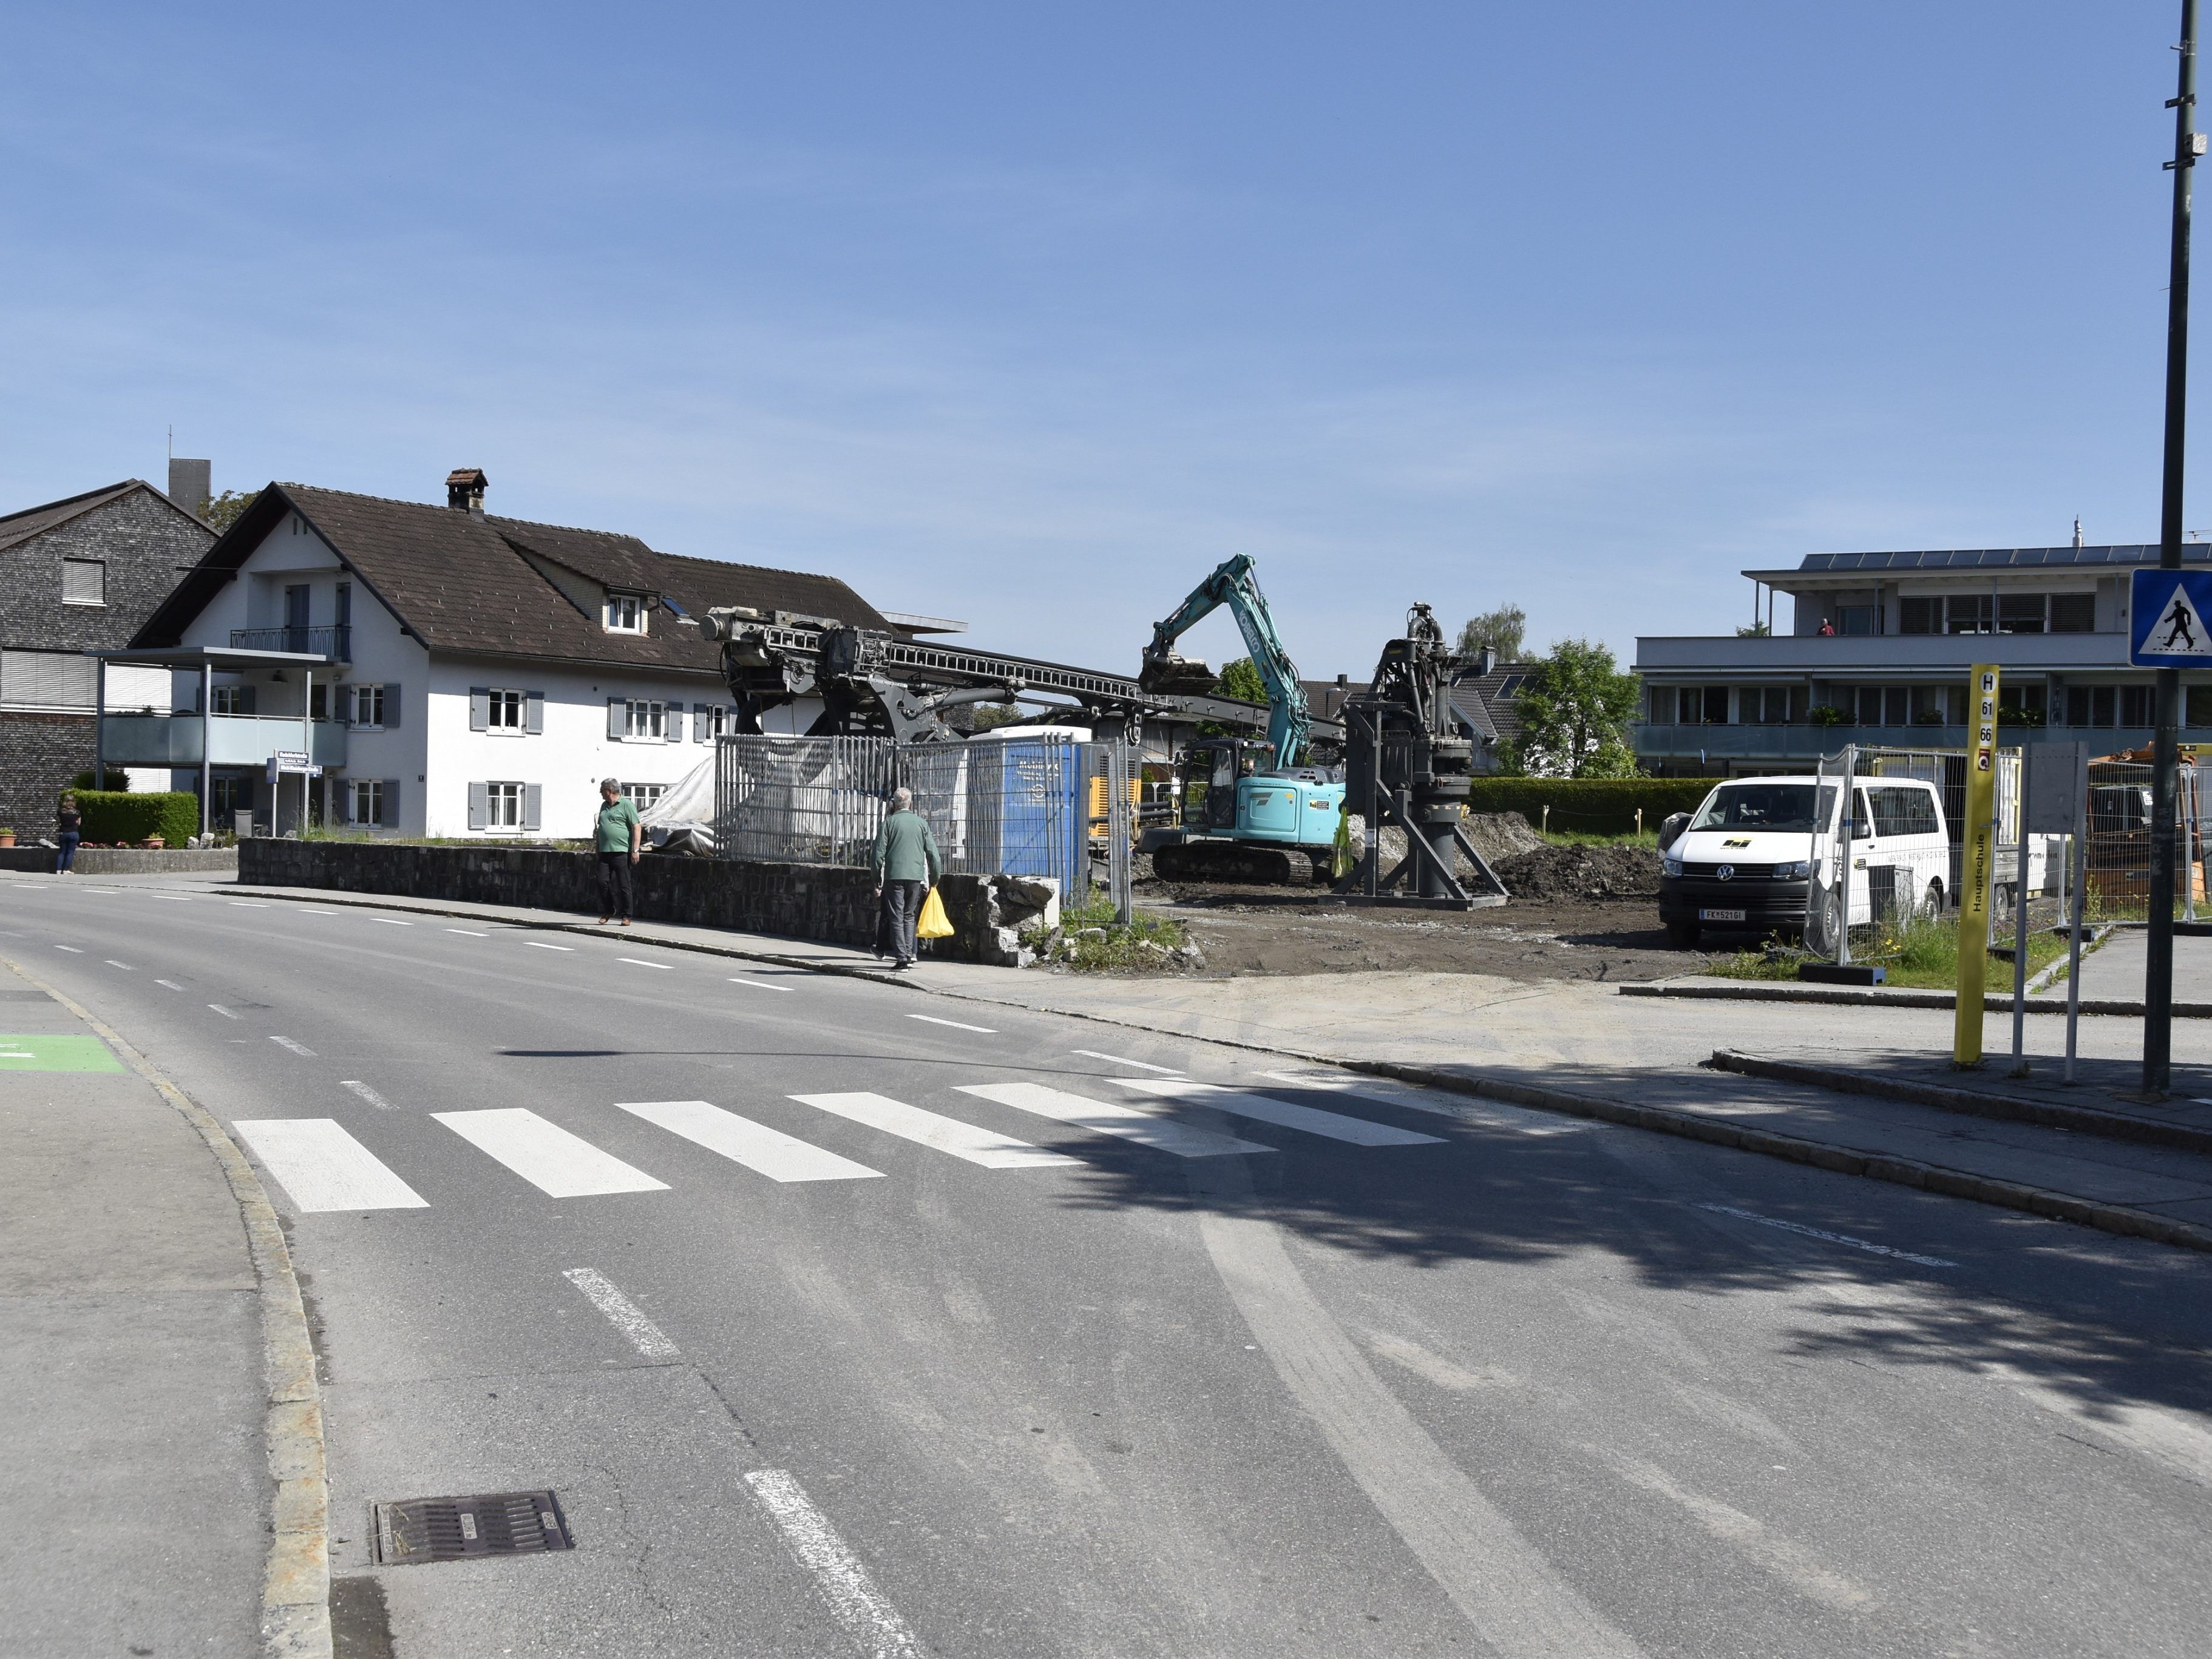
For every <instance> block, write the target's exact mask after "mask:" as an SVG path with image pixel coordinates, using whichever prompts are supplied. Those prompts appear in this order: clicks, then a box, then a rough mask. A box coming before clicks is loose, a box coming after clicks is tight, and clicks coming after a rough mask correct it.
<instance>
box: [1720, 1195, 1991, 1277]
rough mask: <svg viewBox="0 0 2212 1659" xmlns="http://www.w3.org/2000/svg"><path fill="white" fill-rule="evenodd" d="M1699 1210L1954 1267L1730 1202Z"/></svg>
mask: <svg viewBox="0 0 2212 1659" xmlns="http://www.w3.org/2000/svg"><path fill="white" fill-rule="evenodd" d="M1698 1207H1699V1209H1701V1210H1711V1212H1713V1213H1714V1214H1715V1215H1732V1216H1734V1217H1735V1218H1736V1219H1737V1220H1739V1221H1755V1222H1757V1223H1758V1224H1759V1225H1760V1226H1762V1227H1779V1228H1780V1229H1781V1230H1782V1231H1784V1232H1785V1233H1798V1234H1802V1236H1803V1237H1807V1238H1817V1239H1820V1240H1822V1241H1824V1242H1825V1243H1830V1244H1846V1245H1849V1246H1850V1248H1851V1249H1854V1250H1864V1251H1865V1252H1866V1253H1867V1254H1868V1255H1887V1256H1894V1257H1895V1258H1896V1259H1897V1260H1898V1261H1915V1262H1917V1263H1919V1265H1920V1266H1922V1267H1957V1266H1958V1265H1959V1264H1958V1263H1957V1262H1955V1261H1945V1260H1944V1259H1943V1258H1942V1256H1940V1255H1914V1254H1913V1253H1912V1252H1911V1251H1910V1250H1899V1249H1892V1248H1891V1247H1890V1246H1889V1245H1887V1244H1876V1243H1874V1242H1873V1241H1872V1240H1871V1239H1864V1238H1853V1237H1851V1236H1850V1234H1849V1233H1832V1232H1827V1231H1824V1230H1823V1229H1821V1228H1819V1227H1808V1226H1806V1225H1804V1224H1803V1223H1802V1222H1800V1221H1784V1220H1783V1219H1782V1218H1780V1217H1778V1216H1771V1215H1759V1214H1757V1213H1755V1212H1753V1211H1750V1210H1739V1209H1737V1208H1736V1207H1735V1206H1734V1205H1733V1204H1700V1205H1699V1206H1698Z"/></svg>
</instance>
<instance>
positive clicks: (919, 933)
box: [914, 887, 952, 939]
mask: <svg viewBox="0 0 2212 1659" xmlns="http://www.w3.org/2000/svg"><path fill="white" fill-rule="evenodd" d="M914 935H915V938H916V939H951V937H952V918H951V917H950V916H948V915H945V901H944V900H943V899H941V898H939V897H938V896H937V890H936V889H935V888H934V887H933V888H931V889H930V890H929V896H928V897H927V898H926V899H924V900H922V902H921V919H920V920H919V921H916V922H915V924H914Z"/></svg>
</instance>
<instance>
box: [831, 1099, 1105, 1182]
mask: <svg viewBox="0 0 2212 1659" xmlns="http://www.w3.org/2000/svg"><path fill="white" fill-rule="evenodd" d="M792 1098H793V1100H795V1101H797V1102H798V1103H799V1104H800V1105H802V1106H812V1107H815V1108H817V1109H819V1110H821V1111H824V1112H834V1113H836V1115H838V1116H839V1117H842V1118H849V1119H851V1120H852V1121H854V1122H855V1123H865V1124H866V1125H867V1126H868V1127H870V1128H872V1129H881V1130H882V1131H883V1132H884V1133H885V1134H890V1135H896V1136H898V1137H899V1139H902V1140H911V1141H913V1142H915V1144H916V1145H918V1146H927V1147H931V1148H933V1150H935V1151H937V1152H950V1153H951V1154H952V1156H953V1157H955V1158H963V1159H964V1160H966V1161H967V1162H968V1163H970V1164H981V1165H982V1166H983V1167H984V1168H985V1169H987V1170H1031V1169H1036V1168H1037V1167H1039V1166H1041V1165H1043V1164H1080V1163H1082V1162H1083V1160H1082V1159H1081V1158H1070V1157H1068V1156H1067V1154H1066V1153H1065V1152H1047V1151H1046V1150H1045V1149H1044V1148H1043V1147H1042V1146H1034V1145H1032V1144H1031V1143H1030V1142H1029V1141H1026V1140H1017V1139H1014V1138H1013V1137H1012V1135H1002V1134H1000V1133H997V1132H996V1131H995V1130H992V1129H979V1128H977V1127H975V1125H974V1124H972V1123H963V1122H961V1121H959V1120H958V1119H957V1118H950V1117H940V1116H939V1115H937V1114H936V1113H935V1112H925V1111H923V1110H922V1109H921V1108H920V1107H919V1106H909V1105H908V1104H907V1103H905V1102H904V1101H902V1100H893V1099H891V1098H890V1097H888V1096H886V1095H873V1094H845V1095H793V1096H792Z"/></svg>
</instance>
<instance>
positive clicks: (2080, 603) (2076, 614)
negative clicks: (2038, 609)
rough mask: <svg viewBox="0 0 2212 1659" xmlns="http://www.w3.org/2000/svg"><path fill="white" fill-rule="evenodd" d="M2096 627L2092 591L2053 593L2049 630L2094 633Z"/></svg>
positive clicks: (2061, 632)
mask: <svg viewBox="0 0 2212 1659" xmlns="http://www.w3.org/2000/svg"><path fill="white" fill-rule="evenodd" d="M2096 629H2097V596H2096V595H2095V594H2094V593H2053V594H2052V595H2051V632H2052V633H2054V634H2093V633H2094V632H2096Z"/></svg>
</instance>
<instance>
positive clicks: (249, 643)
mask: <svg viewBox="0 0 2212 1659" xmlns="http://www.w3.org/2000/svg"><path fill="white" fill-rule="evenodd" d="M230 648H231V649H232V650H234V651H297V652H299V653H301V654H302V655H310V656H318V657H328V658H329V659H331V661H332V662H351V661H352V660H353V629H351V628H349V627H348V626H347V625H346V624H345V623H331V625H330V626H329V627H327V628H234V629H231V630H230Z"/></svg>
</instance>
